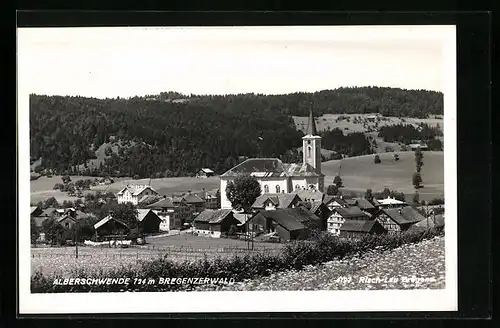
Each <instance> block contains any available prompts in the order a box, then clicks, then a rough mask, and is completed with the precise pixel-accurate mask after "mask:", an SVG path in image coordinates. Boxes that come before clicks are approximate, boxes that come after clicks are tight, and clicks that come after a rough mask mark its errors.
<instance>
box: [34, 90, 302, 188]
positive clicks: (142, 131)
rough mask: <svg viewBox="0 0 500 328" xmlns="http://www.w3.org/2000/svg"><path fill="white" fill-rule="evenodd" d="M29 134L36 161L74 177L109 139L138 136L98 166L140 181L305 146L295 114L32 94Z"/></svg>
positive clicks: (229, 164) (221, 166)
mask: <svg viewBox="0 0 500 328" xmlns="http://www.w3.org/2000/svg"><path fill="white" fill-rule="evenodd" d="M30 134H31V135H30V145H31V154H30V156H31V159H32V160H35V159H38V158H40V157H41V158H42V168H43V167H45V168H50V169H55V170H56V172H57V173H61V172H64V171H67V172H68V173H70V174H71V173H73V174H74V173H76V172H74V170H75V167H76V166H77V165H79V164H83V163H85V162H86V160H89V159H92V158H95V155H94V151H93V150H95V149H96V148H97V147H99V146H101V145H102V144H103V143H104V142H108V141H110V137H111V139H115V140H124V141H134V143H132V145H131V146H128V147H121V149H120V150H119V151H118V152H117V153H112V154H111V157H110V158H108V159H106V162H105V163H104V165H102V166H101V167H100V168H99V169H98V171H102V172H107V173H109V174H111V175H113V176H120V175H121V176H134V175H138V176H139V177H141V178H142V177H160V176H185V175H189V174H193V173H194V172H196V170H198V169H199V168H201V167H210V168H212V169H214V170H215V171H216V172H219V173H220V172H223V171H225V170H227V169H229V168H231V167H232V166H233V165H235V164H236V162H237V158H238V156H259V155H261V154H262V155H263V156H280V155H281V154H283V153H285V152H286V151H287V150H289V149H291V148H294V147H298V146H300V145H301V142H302V141H301V137H302V135H303V134H302V133H301V132H299V131H297V130H296V129H295V126H294V124H293V120H292V118H291V117H289V116H286V115H283V114H282V113H280V112H279V111H273V110H261V109H259V108H255V107H242V108H238V110H230V109H227V108H224V107H220V108H217V107H215V106H203V105H202V104H197V103H172V102H160V101H146V100H144V99H140V98H134V99H129V100H125V99H104V100H102V99H93V98H83V97H59V96H50V97H49V96H37V95H32V96H31V98H30ZM259 137H261V138H262V140H263V141H262V142H260V143H259ZM264 141H265V142H264ZM85 173H86V174H92V173H95V172H85Z"/></svg>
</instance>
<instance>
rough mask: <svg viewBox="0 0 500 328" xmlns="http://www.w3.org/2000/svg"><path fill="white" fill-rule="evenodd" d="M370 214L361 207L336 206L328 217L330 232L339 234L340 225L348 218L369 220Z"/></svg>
mask: <svg viewBox="0 0 500 328" xmlns="http://www.w3.org/2000/svg"><path fill="white" fill-rule="evenodd" d="M367 219H368V216H367V215H366V213H364V212H363V211H362V210H361V209H360V208H359V207H357V206H352V207H337V208H334V209H333V210H332V211H331V212H330V215H329V216H328V219H327V230H328V232H330V233H332V234H334V235H337V236H338V235H339V234H340V227H341V226H342V225H343V224H344V222H345V221H346V220H367Z"/></svg>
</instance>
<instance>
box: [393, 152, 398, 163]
mask: <svg viewBox="0 0 500 328" xmlns="http://www.w3.org/2000/svg"><path fill="white" fill-rule="evenodd" d="M394 160H395V161H396V162H397V161H399V155H398V154H394Z"/></svg>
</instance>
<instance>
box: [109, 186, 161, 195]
mask: <svg viewBox="0 0 500 328" xmlns="http://www.w3.org/2000/svg"><path fill="white" fill-rule="evenodd" d="M127 189H128V191H129V192H130V193H131V194H132V195H134V196H138V195H140V194H141V193H142V192H143V191H144V190H146V189H150V190H151V191H153V192H154V193H157V192H156V190H154V189H153V188H152V187H151V186H148V185H128V186H126V187H124V188H122V189H121V190H120V191H119V192H118V195H121V194H123V193H124V192H125V190H127Z"/></svg>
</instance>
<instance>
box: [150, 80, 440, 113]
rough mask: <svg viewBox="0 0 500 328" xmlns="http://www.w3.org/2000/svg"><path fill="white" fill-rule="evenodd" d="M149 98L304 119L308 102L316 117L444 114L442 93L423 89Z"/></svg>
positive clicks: (360, 89) (166, 95)
mask: <svg viewBox="0 0 500 328" xmlns="http://www.w3.org/2000/svg"><path fill="white" fill-rule="evenodd" d="M149 97H150V98H155V99H159V100H161V101H172V100H173V101H184V102H190V103H195V104H203V105H205V106H209V107H214V108H227V109H234V110H238V109H239V108H245V107H253V108H255V109H259V110H277V111H280V112H282V113H284V114H286V115H293V116H307V115H308V114H309V108H310V106H311V103H312V104H313V105H314V113H315V115H317V116H321V115H323V114H364V113H380V114H382V115H384V116H400V117H415V118H426V117H427V116H428V115H429V114H432V115H443V94H442V93H441V92H435V91H426V90H404V89H398V88H381V87H352V88H339V89H335V90H322V91H318V92H314V93H306V92H297V93H291V94H286V95H261V94H238V95H226V96H211V95H208V96H207V95H201V96H200V95H182V94H179V93H176V92H168V93H167V92H165V93H162V94H160V95H156V96H149Z"/></svg>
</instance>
